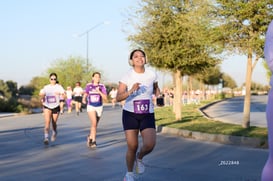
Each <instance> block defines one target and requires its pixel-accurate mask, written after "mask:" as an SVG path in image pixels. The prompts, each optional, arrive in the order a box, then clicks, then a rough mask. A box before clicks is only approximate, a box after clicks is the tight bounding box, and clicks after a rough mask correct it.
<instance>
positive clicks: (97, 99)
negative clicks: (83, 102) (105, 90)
mask: <svg viewBox="0 0 273 181" xmlns="http://www.w3.org/2000/svg"><path fill="white" fill-rule="evenodd" d="M89 100H90V103H97V102H100V95H97V94H95V95H94V94H93V95H90V96H89Z"/></svg>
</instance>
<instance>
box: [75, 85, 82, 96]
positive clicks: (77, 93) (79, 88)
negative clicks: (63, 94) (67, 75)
mask: <svg viewBox="0 0 273 181" xmlns="http://www.w3.org/2000/svg"><path fill="white" fill-rule="evenodd" d="M73 94H74V96H82V94H83V89H82V88H81V87H75V88H74V89H73Z"/></svg>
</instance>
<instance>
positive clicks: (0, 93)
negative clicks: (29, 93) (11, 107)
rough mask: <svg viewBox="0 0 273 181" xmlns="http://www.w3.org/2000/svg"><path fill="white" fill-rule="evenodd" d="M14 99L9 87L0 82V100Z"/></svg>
mask: <svg viewBox="0 0 273 181" xmlns="http://www.w3.org/2000/svg"><path fill="white" fill-rule="evenodd" d="M11 97H12V93H11V92H10V90H9V87H8V85H7V84H6V82H4V81H3V80H0V99H4V100H8V99H10V98H11Z"/></svg>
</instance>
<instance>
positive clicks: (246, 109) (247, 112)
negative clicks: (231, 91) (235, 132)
mask: <svg viewBox="0 0 273 181" xmlns="http://www.w3.org/2000/svg"><path fill="white" fill-rule="evenodd" d="M251 77H252V51H251V50H250V51H249V53H248V57H247V71H246V82H245V86H246V87H245V88H246V94H245V99H244V113H243V125H242V126H243V128H249V126H250V103H251V101H250V100H251Z"/></svg>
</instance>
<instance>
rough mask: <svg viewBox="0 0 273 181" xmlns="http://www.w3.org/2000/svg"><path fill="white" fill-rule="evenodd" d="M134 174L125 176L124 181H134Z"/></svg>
mask: <svg viewBox="0 0 273 181" xmlns="http://www.w3.org/2000/svg"><path fill="white" fill-rule="evenodd" d="M134 180H135V179H134V174H133V173H126V175H125V176H124V179H123V181H134Z"/></svg>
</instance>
